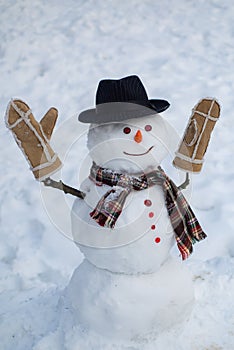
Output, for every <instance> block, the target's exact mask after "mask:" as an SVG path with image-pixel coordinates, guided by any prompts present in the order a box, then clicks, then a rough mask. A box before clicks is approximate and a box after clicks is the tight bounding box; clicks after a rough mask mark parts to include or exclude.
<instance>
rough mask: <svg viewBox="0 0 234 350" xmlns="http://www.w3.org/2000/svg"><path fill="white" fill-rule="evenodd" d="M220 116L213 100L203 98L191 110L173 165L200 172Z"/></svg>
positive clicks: (217, 105) (218, 106) (216, 104)
mask: <svg viewBox="0 0 234 350" xmlns="http://www.w3.org/2000/svg"><path fill="white" fill-rule="evenodd" d="M219 115H220V105H219V103H218V102H217V101H216V100H215V99H214V98H204V99H202V100H201V101H199V102H198V104H197V105H196V106H195V107H194V108H193V110H192V115H191V117H190V119H189V122H188V125H187V127H186V129H185V133H184V136H183V139H182V141H181V143H180V145H179V149H178V151H177V152H176V157H175V159H174V160H173V165H174V166H175V167H176V168H180V169H183V170H186V171H189V172H196V173H198V172H200V171H201V168H202V164H203V161H204V159H203V157H204V154H205V152H206V149H207V146H208V143H209V141H210V136H211V132H212V130H213V128H214V126H215V123H216V121H217V120H218V118H219Z"/></svg>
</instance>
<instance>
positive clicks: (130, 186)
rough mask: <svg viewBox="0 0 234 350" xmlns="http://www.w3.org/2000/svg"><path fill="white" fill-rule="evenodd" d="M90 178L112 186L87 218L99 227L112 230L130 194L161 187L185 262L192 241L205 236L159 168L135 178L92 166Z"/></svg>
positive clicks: (176, 190)
mask: <svg viewBox="0 0 234 350" xmlns="http://www.w3.org/2000/svg"><path fill="white" fill-rule="evenodd" d="M90 179H91V180H92V181H94V182H95V184H96V185H98V186H102V185H103V184H105V185H108V186H111V187H112V189H111V190H109V191H108V192H107V193H106V194H105V195H104V196H103V197H102V198H101V199H100V200H99V202H98V204H97V206H96V208H95V209H94V210H93V211H92V212H91V213H90V216H91V217H92V218H93V219H94V220H95V221H96V222H97V223H98V224H99V225H100V226H105V227H110V228H114V226H115V223H116V220H117V219H118V217H119V215H120V214H121V212H122V209H123V206H124V203H125V201H126V198H127V196H128V194H129V193H130V192H131V191H133V190H135V191H140V190H144V189H146V188H148V187H151V186H154V185H156V184H158V185H161V186H162V188H163V192H164V198H165V204H166V208H167V212H168V215H169V218H170V221H171V224H172V227H173V230H174V233H175V238H176V242H177V246H178V248H179V251H180V252H181V255H182V259H183V260H185V259H186V258H188V257H189V255H190V254H191V253H192V251H193V246H192V245H193V244H194V243H195V242H197V241H200V240H202V239H204V238H206V234H205V233H204V232H203V230H202V228H201V226H200V224H199V222H198V220H197V218H196V216H195V215H194V213H193V211H192V209H191V208H190V206H189V204H188V202H187V201H186V199H185V197H184V196H183V194H182V193H181V191H180V190H179V189H178V187H177V186H176V185H175V184H174V182H173V181H172V180H171V179H170V178H169V177H168V176H167V175H166V174H165V172H164V171H163V170H162V169H161V168H160V167H159V168H158V170H153V171H151V172H150V173H148V174H142V175H140V176H138V177H136V176H130V175H126V174H120V173H116V172H114V171H112V170H111V169H107V168H101V167H99V166H97V165H96V164H95V163H93V165H92V167H91V170H90Z"/></svg>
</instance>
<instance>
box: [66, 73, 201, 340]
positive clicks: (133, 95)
mask: <svg viewBox="0 0 234 350" xmlns="http://www.w3.org/2000/svg"><path fill="white" fill-rule="evenodd" d="M168 107H169V103H168V102H167V101H165V100H148V97H147V94H146V91H145V88H144V86H143V84H142V82H141V80H140V79H139V78H138V77H137V76H129V77H125V78H123V79H120V80H102V81H101V82H100V83H99V86H98V89H97V94H96V108H95V109H91V110H87V111H84V112H82V113H81V114H80V115H79V120H80V121H81V122H84V123H90V127H89V131H88V142H87V146H88V149H89V156H90V157H91V159H92V161H93V165H92V167H91V169H90V175H89V177H88V178H86V179H85V180H84V181H83V183H82V184H81V190H82V191H83V192H84V193H86V196H85V199H84V200H83V199H78V198H77V199H76V200H75V202H74V205H73V208H72V213H71V220H72V233H73V238H74V241H75V242H76V244H77V246H78V247H79V249H80V250H81V251H82V253H83V254H84V257H85V259H84V261H83V263H82V264H81V265H80V266H79V267H78V268H77V269H76V270H75V272H74V274H73V277H72V279H71V281H70V284H69V286H68V288H67V294H66V298H67V299H68V300H69V301H70V304H71V308H72V309H74V310H75V312H74V314H75V315H76V317H77V323H79V324H81V325H83V326H84V327H85V328H87V329H90V330H92V331H95V332H97V333H99V334H102V335H103V336H105V337H116V338H127V339H134V338H135V337H141V336H144V335H145V334H147V333H150V332H153V333H154V334H159V333H160V332H163V331H164V330H166V329H168V328H170V327H172V326H175V325H178V324H181V323H183V322H184V321H186V320H187V319H188V317H189V315H190V313H191V310H192V306H193V302H194V293H193V283H192V279H191V275H190V273H189V271H188V270H187V269H186V268H185V266H183V264H182V262H181V261H180V260H181V259H180V260H179V259H176V258H173V257H172V256H171V255H170V250H171V248H172V247H173V246H174V245H175V243H177V245H178V248H179V251H180V255H181V256H182V259H185V258H187V257H188V256H189V254H190V253H191V252H192V243H194V242H195V241H199V240H201V239H203V238H205V233H204V232H203V231H202V229H201V227H200V225H199V223H198V222H197V220H196V217H195V216H194V214H193V212H192V210H191V208H190V207H189V205H188V204H187V202H186V200H185V199H184V197H183V195H182V194H181V192H180V191H179V190H178V188H177V187H176V186H175V185H174V183H173V182H172V181H171V180H170V179H169V178H168V177H167V175H166V174H165V173H164V171H163V170H162V169H161V168H160V164H161V162H162V161H163V159H164V158H166V156H167V155H168V153H169V151H170V149H171V147H172V146H174V145H173V130H172V127H171V126H170V125H169V124H168V123H167V122H166V121H165V120H164V119H163V118H162V116H161V115H159V113H160V112H163V111H164V110H166V109H167V108H168Z"/></svg>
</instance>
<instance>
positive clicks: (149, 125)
mask: <svg viewBox="0 0 234 350" xmlns="http://www.w3.org/2000/svg"><path fill="white" fill-rule="evenodd" d="M169 105H170V104H169V103H168V102H167V101H165V100H159V99H150V100H149V99H148V96H147V93H146V90H145V88H144V85H143V84H142V82H141V80H140V79H139V77H137V76H135V75H132V76H128V77H125V78H122V79H118V80H110V79H107V80H101V81H100V83H99V85H98V89H97V93H96V108H94V109H89V110H86V111H83V112H82V113H81V114H80V115H79V120H80V121H81V122H84V123H91V126H90V129H89V133H88V148H89V151H90V156H91V158H92V159H93V161H94V162H95V163H96V164H98V165H99V166H102V167H110V168H111V169H113V170H118V171H125V172H126V171H127V172H133V173H135V172H139V171H147V170H152V169H155V168H156V167H157V166H158V165H159V164H160V163H161V161H162V160H163V159H164V158H165V156H166V155H167V153H168V150H169V141H170V135H168V127H167V125H166V123H165V121H164V120H163V119H162V117H161V116H160V115H159V114H158V113H160V112H163V111H164V110H166V109H167V108H168V107H169Z"/></svg>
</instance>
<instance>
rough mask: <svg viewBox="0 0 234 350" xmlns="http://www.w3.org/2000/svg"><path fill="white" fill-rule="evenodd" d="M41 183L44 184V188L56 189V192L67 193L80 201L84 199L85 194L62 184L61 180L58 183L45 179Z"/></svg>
mask: <svg viewBox="0 0 234 350" xmlns="http://www.w3.org/2000/svg"><path fill="white" fill-rule="evenodd" d="M42 182H43V183H44V185H45V186H49V187H53V188H57V189H58V190H61V191H63V192H64V193H69V194H71V195H73V196H75V197H79V198H81V199H84V198H85V193H84V192H82V191H80V190H77V189H76V188H73V187H70V186H68V185H66V184H64V183H63V182H62V181H61V180H60V181H55V180H53V179H51V178H50V177H47V178H46V179H45V180H43V181H42Z"/></svg>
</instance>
